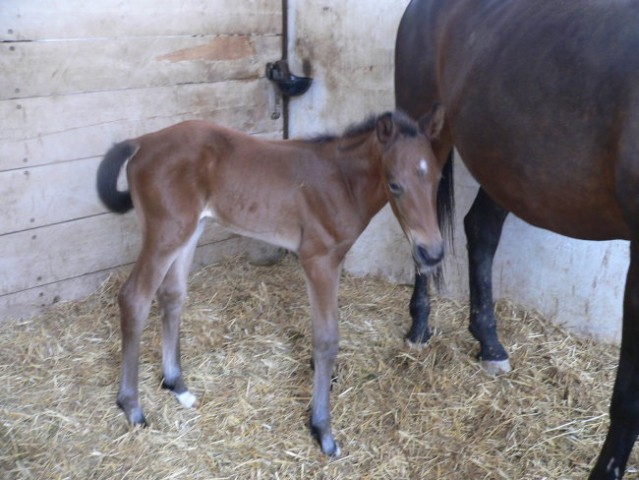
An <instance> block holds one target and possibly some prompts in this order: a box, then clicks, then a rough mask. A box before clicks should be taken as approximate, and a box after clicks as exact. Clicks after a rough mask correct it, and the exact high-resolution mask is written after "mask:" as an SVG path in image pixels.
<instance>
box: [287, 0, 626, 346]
mask: <svg viewBox="0 0 639 480" xmlns="http://www.w3.org/2000/svg"><path fill="white" fill-rule="evenodd" d="M407 4H408V0H402V1H393V0H380V1H378V2H375V7H374V8H371V6H370V3H369V2H367V1H365V0H342V1H337V0H325V1H321V2H312V5H311V4H310V2H302V0H292V1H291V7H290V8H291V13H290V17H291V20H290V21H291V23H292V26H291V38H290V46H289V55H290V57H291V59H290V60H291V64H292V65H294V69H296V70H297V71H298V72H301V71H302V70H303V67H304V64H305V63H306V64H310V67H311V68H310V69H307V72H306V73H310V74H311V75H312V76H313V77H314V78H315V81H314V84H313V87H312V88H311V90H310V91H309V93H307V94H306V95H305V96H304V97H301V98H299V99H294V100H292V101H291V127H292V128H291V132H292V134H293V135H304V134H310V133H318V132H320V131H322V130H324V129H326V128H327V127H328V128H329V129H333V130H339V129H341V128H343V127H344V126H346V125H347V124H348V123H351V122H355V121H358V120H361V119H362V118H363V117H364V116H365V115H366V114H368V113H372V112H380V111H383V110H385V109H391V108H393V106H394V99H393V83H392V79H393V48H394V42H395V33H396V29H397V25H398V24H399V20H400V18H401V15H402V13H403V11H404V8H405V7H406V5H407ZM456 188H457V225H456V228H455V231H456V242H455V248H454V251H450V252H448V256H447V259H446V262H445V265H446V272H447V281H446V288H445V289H444V291H442V292H441V293H442V294H443V295H445V296H449V297H453V298H458V299H466V298H467V297H468V287H467V261H466V248H465V236H464V234H463V228H462V219H463V216H464V215H465V213H466V212H467V210H468V208H469V206H470V204H471V203H472V201H473V199H474V196H475V193H476V190H477V185H476V184H475V182H474V181H473V180H472V178H471V177H470V175H469V174H468V173H467V172H466V171H465V169H464V168H463V165H462V164H461V162H460V161H459V160H457V175H456ZM627 250H628V244H627V242H623V241H618V242H585V241H578V240H573V239H568V238H565V237H561V236H559V235H555V234H552V233H550V232H547V231H542V230H539V229H536V228H534V227H531V226H529V225H527V224H525V223H524V222H522V221H520V220H518V219H516V218H514V217H509V218H508V220H507V221H506V225H505V226H504V232H503V239H502V242H501V245H500V247H499V249H498V251H497V256H496V262H495V268H494V281H495V289H494V291H495V294H496V298H509V299H512V300H514V301H515V302H518V303H520V304H523V305H525V306H527V307H529V308H533V309H536V310H538V311H540V312H541V313H542V314H544V315H545V316H546V317H547V318H550V319H553V320H555V321H556V322H558V323H560V324H563V325H565V326H567V327H568V328H570V329H571V330H573V331H575V332H577V333H579V334H583V335H592V336H594V337H595V338H597V339H599V340H602V341H606V342H616V341H618V339H619V336H620V327H621V304H622V297H623V286H624V283H625V274H626V269H627V266H628V252H627ZM346 269H347V270H349V271H351V272H353V273H356V274H361V275H364V274H377V275H383V276H385V277H387V278H389V279H391V280H393V281H396V282H402V283H412V281H413V266H412V262H411V260H410V255H409V251H408V246H407V243H406V241H405V239H404V236H403V234H402V233H401V231H400V229H399V227H398V225H397V221H396V220H395V218H394V217H393V215H392V213H391V212H390V209H389V208H388V207H387V208H385V209H384V210H383V211H382V212H380V214H379V215H378V216H377V217H376V218H374V219H373V221H372V222H371V225H370V226H369V228H368V229H367V230H366V231H365V232H364V234H363V235H362V237H361V238H360V240H359V241H358V242H357V243H356V245H354V247H353V249H352V250H351V252H350V253H349V255H348V257H347V262H346Z"/></svg>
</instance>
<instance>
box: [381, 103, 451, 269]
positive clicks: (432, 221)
mask: <svg viewBox="0 0 639 480" xmlns="http://www.w3.org/2000/svg"><path fill="white" fill-rule="evenodd" d="M443 123H444V114H443V109H442V108H441V107H435V109H434V110H433V112H432V113H431V114H429V115H427V116H425V117H423V118H422V119H420V120H419V122H415V121H413V120H412V119H410V118H409V117H408V116H407V115H405V114H403V113H401V112H394V113H387V114H384V115H382V116H380V117H379V118H378V120H377V127H376V129H377V138H378V140H379V142H380V144H381V151H382V160H381V162H382V172H383V173H382V176H383V180H384V183H385V186H386V190H387V194H388V199H389V201H390V204H391V207H392V209H393V212H394V213H395V216H396V217H397V220H398V221H399V224H400V225H401V227H402V230H403V231H404V233H405V234H406V237H407V238H408V241H409V242H410V245H411V251H412V254H413V259H414V260H415V264H416V266H417V269H418V270H419V271H420V272H421V273H428V272H430V271H431V270H432V269H433V268H434V267H435V266H436V265H437V264H439V262H440V261H441V259H442V258H443V255H444V242H443V240H442V235H441V232H440V230H439V226H438V222H437V189H438V186H439V180H440V177H441V170H442V167H443V164H442V163H441V162H439V161H438V160H437V158H436V157H435V154H434V153H433V149H432V146H431V140H432V139H434V138H436V137H437V136H438V134H439V133H440V131H441V129H442V128H443Z"/></svg>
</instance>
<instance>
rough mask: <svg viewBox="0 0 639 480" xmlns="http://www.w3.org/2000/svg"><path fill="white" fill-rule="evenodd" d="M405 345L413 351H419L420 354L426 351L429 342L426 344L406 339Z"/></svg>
mask: <svg viewBox="0 0 639 480" xmlns="http://www.w3.org/2000/svg"><path fill="white" fill-rule="evenodd" d="M404 343H405V344H406V346H407V347H408V348H409V349H411V350H417V351H418V352H421V351H422V350H424V349H425V348H426V347H427V346H428V341H426V342H413V341H412V340H411V339H410V338H408V337H406V338H405V339H404Z"/></svg>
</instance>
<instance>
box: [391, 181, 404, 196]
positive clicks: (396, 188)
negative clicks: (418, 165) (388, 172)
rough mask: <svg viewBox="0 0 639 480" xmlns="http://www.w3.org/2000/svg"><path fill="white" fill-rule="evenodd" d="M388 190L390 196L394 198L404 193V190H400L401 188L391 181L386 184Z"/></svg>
mask: <svg viewBox="0 0 639 480" xmlns="http://www.w3.org/2000/svg"><path fill="white" fill-rule="evenodd" d="M388 190H390V193H391V195H393V196H394V197H399V196H401V195H402V193H404V189H403V188H402V186H401V185H400V184H399V183H397V182H394V181H392V180H391V181H390V182H388Z"/></svg>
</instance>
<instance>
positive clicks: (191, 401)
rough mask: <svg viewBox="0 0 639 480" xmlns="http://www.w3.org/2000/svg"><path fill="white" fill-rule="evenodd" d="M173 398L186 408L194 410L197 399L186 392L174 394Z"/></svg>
mask: <svg viewBox="0 0 639 480" xmlns="http://www.w3.org/2000/svg"><path fill="white" fill-rule="evenodd" d="M175 397H176V398H177V400H178V402H180V404H181V405H182V406H184V407H186V408H194V407H195V405H196V404H197V397H196V396H195V395H193V394H192V393H191V392H189V391H188V390H187V391H186V392H182V393H176V394H175Z"/></svg>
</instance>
